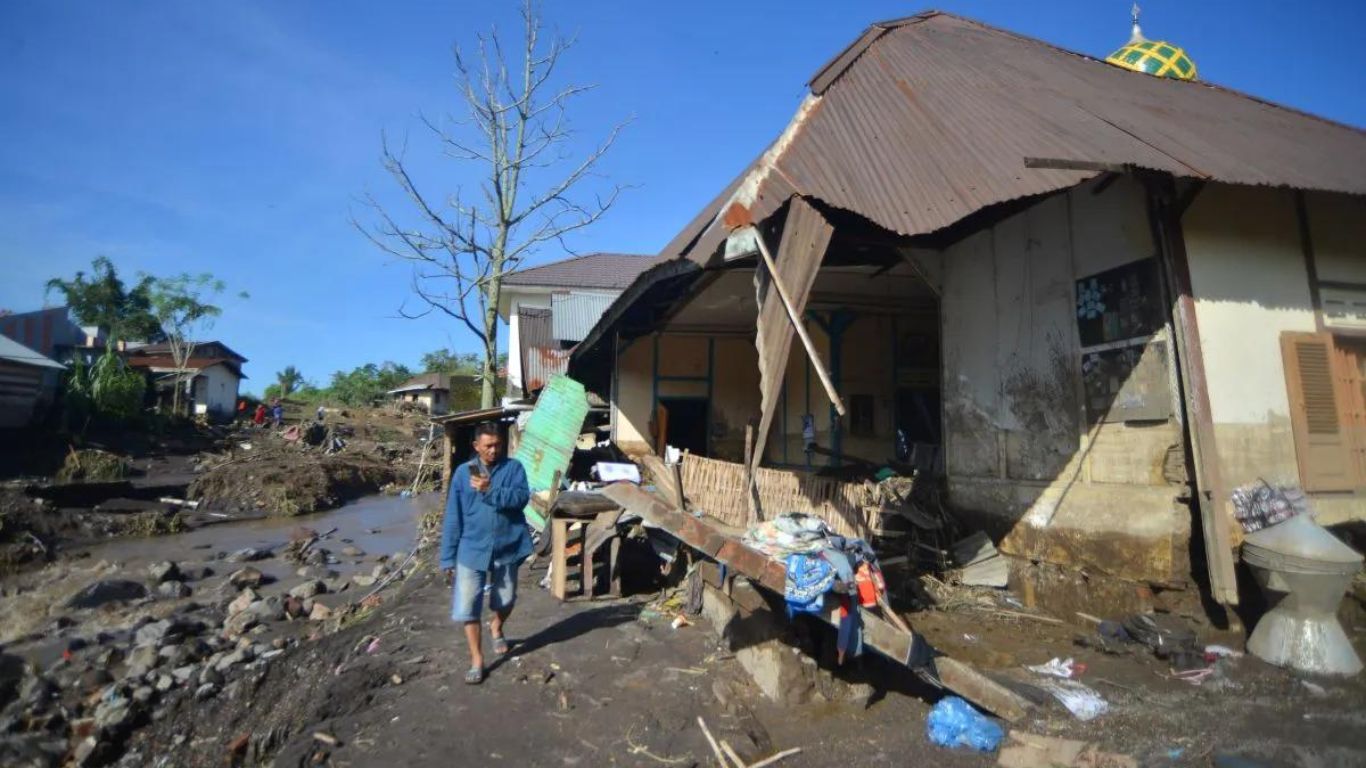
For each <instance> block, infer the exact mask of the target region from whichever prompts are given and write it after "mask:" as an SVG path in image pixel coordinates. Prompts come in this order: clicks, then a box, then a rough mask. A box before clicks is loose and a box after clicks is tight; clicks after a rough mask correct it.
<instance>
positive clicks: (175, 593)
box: [157, 581, 190, 600]
mask: <svg viewBox="0 0 1366 768" xmlns="http://www.w3.org/2000/svg"><path fill="white" fill-rule="evenodd" d="M157 594H159V595H161V596H162V597H166V598H170V599H172V600H176V599H179V598H182V597H189V596H190V587H189V585H188V584H186V583H185V582H183V581H163V582H161V584H159V585H157Z"/></svg>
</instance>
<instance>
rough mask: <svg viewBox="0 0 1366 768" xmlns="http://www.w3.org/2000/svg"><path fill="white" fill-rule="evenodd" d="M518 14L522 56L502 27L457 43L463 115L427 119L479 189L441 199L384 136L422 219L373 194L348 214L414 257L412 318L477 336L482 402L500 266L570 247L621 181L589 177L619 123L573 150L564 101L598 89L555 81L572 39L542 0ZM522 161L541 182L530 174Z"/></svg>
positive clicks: (493, 348) (491, 369)
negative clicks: (551, 31)
mask: <svg viewBox="0 0 1366 768" xmlns="http://www.w3.org/2000/svg"><path fill="white" fill-rule="evenodd" d="M522 22H523V28H522V35H523V39H522V43H523V45H522V48H521V51H520V52H519V53H520V55H519V57H518V58H519V59H520V60H518V61H515V62H514V63H513V66H509V63H510V62H509V61H508V60H507V57H506V56H505V49H504V48H503V46H502V44H501V43H500V42H499V39H498V36H497V34H496V33H491V34H489V35H488V36H480V37H479V38H478V41H479V46H478V58H477V60H471V59H467V58H465V57H463V56H462V55H461V52H460V50H459V49H458V48H457V49H456V54H455V64H456V70H457V72H458V77H457V85H458V88H459V92H460V101H461V102H462V107H463V111H464V116H463V117H462V118H451V119H449V120H447V121H445V122H444V123H442V122H433V121H431V120H428V119H426V118H423V124H424V125H425V126H426V127H427V128H428V129H430V130H431V132H432V134H433V135H434V136H435V137H436V139H437V140H438V141H439V142H440V143H441V144H442V145H443V147H444V150H445V154H446V156H448V157H451V158H454V159H457V160H461V161H465V162H469V163H473V164H475V165H477V166H480V167H482V169H483V171H484V173H483V174H482V178H483V179H484V181H483V183H481V184H480V185H478V189H477V191H476V192H474V193H473V194H471V193H468V192H466V193H464V194H462V191H461V190H457V192H456V193H455V194H454V195H450V196H446V197H444V204H443V199H442V198H436V197H428V196H427V195H424V194H423V193H422V192H421V191H420V190H419V189H418V187H417V185H416V183H415V182H414V181H413V178H412V177H411V176H410V175H409V173H408V169H407V167H406V166H405V164H404V159H403V152H402V150H399V151H398V152H395V151H393V150H392V149H391V147H390V146H389V144H388V142H387V141H385V142H384V145H383V148H384V153H383V159H384V167H385V169H386V170H388V171H389V173H390V174H391V175H392V176H393V177H394V180H395V181H397V182H398V185H399V187H400V188H401V189H402V190H403V191H404V193H405V194H406V195H407V197H408V199H409V201H410V202H411V203H412V204H413V206H414V208H415V213H416V220H417V222H418V224H417V225H416V226H415V225H414V224H412V223H409V222H407V221H400V220H397V219H395V217H394V216H392V215H391V214H390V212H389V211H387V210H385V208H384V207H383V206H381V205H380V204H379V203H378V202H377V201H376V200H375V199H374V198H372V197H368V196H367V198H366V200H367V203H368V205H369V207H370V208H371V210H372V211H373V212H374V213H375V215H376V217H377V221H376V223H375V224H374V225H372V226H370V227H366V226H364V225H362V224H361V223H360V222H358V221H356V220H355V219H354V218H353V219H352V223H353V225H354V226H355V227H356V229H358V230H359V231H360V232H361V233H362V234H363V235H365V237H366V238H367V239H368V240H370V242H371V243H373V244H374V245H375V246H377V247H378V248H379V249H380V250H382V251H384V252H385V253H387V254H389V255H391V256H394V257H397V258H400V259H403V260H405V261H408V262H410V263H411V264H412V265H413V278H412V287H413V293H414V294H415V295H416V297H417V299H418V301H419V302H420V303H421V305H423V306H424V308H423V309H421V310H420V311H416V312H409V311H407V310H406V309H404V308H402V307H400V309H399V313H400V314H402V315H403V316H405V317H410V318H413V317H422V316H424V315H426V314H429V313H431V312H433V311H438V312H441V313H444V314H445V315H447V316H449V317H450V318H452V319H454V320H456V321H458V322H459V323H460V324H461V325H462V326H463V327H464V328H465V329H466V330H468V331H469V332H470V335H472V336H474V337H475V338H477V339H478V340H479V342H480V344H481V346H482V348H483V358H484V359H483V364H482V365H481V367H480V370H481V373H482V381H481V382H480V403H481V405H482V407H484V408H491V407H493V406H494V405H495V400H496V398H497V384H498V381H497V378H498V300H499V298H500V296H501V293H502V282H503V276H504V275H505V274H506V273H508V272H512V271H515V270H517V269H518V268H519V267H520V266H521V264H522V262H523V260H525V259H526V258H528V257H529V256H532V255H533V254H535V253H536V252H537V250H538V249H540V248H542V247H546V246H553V245H559V246H561V247H565V248H566V249H567V246H566V245H565V237H566V236H567V235H569V234H571V233H574V232H577V231H578V230H581V229H583V228H585V227H588V226H590V225H592V224H593V223H595V222H597V221H598V219H600V218H602V216H603V215H605V214H606V213H607V211H608V210H609V209H611V207H612V205H613V204H614V203H615V202H616V199H617V195H618V194H619V193H620V192H621V189H622V188H621V187H619V186H615V185H612V186H610V188H609V189H607V190H606V191H605V192H603V191H599V190H592V189H589V188H588V187H591V186H593V182H592V181H591V178H592V177H594V176H596V173H595V172H594V168H595V166H596V165H597V163H598V161H599V160H601V159H602V157H603V155H605V154H606V153H607V151H608V149H610V148H611V146H612V144H613V142H615V140H616V137H617V133H618V132H619V131H620V129H621V128H622V125H617V126H616V127H615V128H613V129H612V130H611V131H610V132H609V133H608V135H607V137H606V138H605V139H604V140H603V141H602V142H601V143H600V144H598V145H597V146H596V147H595V148H593V149H591V150H589V151H588V152H587V153H586V154H585V155H583V156H582V157H581V158H580V159H578V160H572V159H571V154H572V153H571V152H570V151H569V148H568V146H567V145H568V144H569V143H570V141H571V137H572V132H571V131H570V129H569V124H568V120H567V118H566V111H567V106H568V104H569V102H570V101H571V100H572V99H573V98H574V97H575V96H578V95H580V94H582V93H585V92H587V91H588V90H591V88H590V87H588V86H576V85H566V86H558V85H556V84H554V83H553V82H552V73H553V72H554V71H555V69H556V65H557V63H558V62H559V58H560V56H561V54H563V53H564V52H565V51H567V50H568V49H569V48H570V47H571V46H572V45H573V40H565V39H562V38H560V37H559V36H558V35H553V36H552V37H551V39H550V40H549V41H548V42H546V41H543V40H542V39H541V23H540V12H539V8H538V7H537V4H536V2H535V1H534V0H525V1H524V2H523V4H522ZM447 125H449V126H452V127H453V128H454V129H455V130H454V131H452V130H448V128H447V127H446V126H447ZM524 172H527V173H530V174H532V177H533V178H535V179H536V181H535V183H528V181H527V178H528V176H527V175H525V174H524ZM471 302H472V303H473V304H474V305H475V306H470V303H471ZM510 352H511V353H512V354H516V350H510Z"/></svg>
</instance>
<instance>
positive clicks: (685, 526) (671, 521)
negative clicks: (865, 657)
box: [603, 483, 1032, 722]
mask: <svg viewBox="0 0 1366 768" xmlns="http://www.w3.org/2000/svg"><path fill="white" fill-rule="evenodd" d="M603 493H604V494H605V495H607V496H608V497H609V498H611V499H612V500H613V501H616V502H617V503H618V504H621V506H622V507H623V508H625V509H626V510H627V511H628V512H634V513H635V514H637V515H640V517H641V519H643V520H645V521H646V522H647V523H650V524H651V525H655V526H658V527H660V528H663V529H664V530H666V531H668V532H669V533H671V534H673V535H674V536H677V537H678V539H679V540H680V541H682V542H683V543H684V544H687V545H688V546H691V547H694V548H698V549H701V550H702V551H703V552H705V553H707V554H708V556H710V557H713V558H715V559H716V560H719V561H720V562H722V563H724V564H725V565H726V566H727V567H728V568H730V569H732V570H734V571H735V572H736V573H738V574H740V575H743V576H745V577H746V578H748V579H749V580H750V581H752V582H754V583H755V584H757V585H759V586H763V587H764V588H766V589H768V590H770V591H772V592H776V593H777V594H779V595H781V594H783V591H784V583H785V581H786V578H787V569H786V568H785V567H784V566H783V564H782V563H780V562H778V561H775V560H773V559H771V558H769V557H767V556H765V555H763V553H761V552H758V551H757V550H754V549H752V548H750V547H747V546H745V545H744V544H743V543H742V542H740V541H739V540H738V539H736V538H735V537H733V536H727V535H725V534H724V533H723V532H721V531H720V530H718V529H717V528H716V526H715V524H713V523H709V522H707V521H706V520H705V519H702V518H698V517H694V516H692V515H689V514H686V513H683V512H680V511H678V510H677V509H673V508H671V507H669V506H668V505H667V504H665V503H663V502H662V501H660V500H659V499H657V498H655V497H653V496H651V495H650V494H649V493H647V492H645V491H644V490H642V489H640V488H638V487H636V486H634V485H630V484H627V483H619V484H617V485H610V486H608V487H606V488H604V489H603ZM705 573H706V572H705V571H704V575H705ZM858 610H859V614H860V618H861V619H862V621H863V642H864V645H866V646H867V647H869V648H871V649H873V650H874V651H877V652H878V653H880V654H882V655H883V656H886V657H888V658H890V659H892V660H893V661H896V662H897V663H899V664H902V665H905V666H908V667H910V666H912V664H913V659H912V654H913V652H914V650H915V648H916V646H917V645H918V643H917V642H916V635H915V634H914V633H913V632H904V631H902V630H901V629H899V628H897V627H896V626H894V625H893V624H892V623H891V622H889V621H887V620H886V619H884V618H882V617H881V616H879V615H878V614H877V613H874V612H872V611H869V610H866V609H864V608H859V609H858ZM818 615H820V616H821V618H823V619H824V620H825V621H827V622H829V623H831V624H833V625H835V626H836V627H838V626H839V606H838V603H837V602H836V601H835V600H834V599H833V598H831V597H828V596H827V598H826V602H825V610H824V611H823V612H822V613H821V614H818ZM935 666H936V668H937V669H938V672H939V680H940V682H941V683H942V684H943V685H944V687H945V688H948V689H949V690H951V691H953V692H954V693H956V694H958V695H959V696H962V697H963V698H965V699H967V700H968V701H971V702H972V703H974V704H976V705H978V706H980V707H981V708H983V709H985V710H987V711H989V712H992V713H993V714H996V715H997V716H999V717H1001V718H1003V719H1005V720H1007V721H1010V722H1015V721H1016V720H1018V719H1020V718H1021V717H1024V715H1025V713H1026V712H1028V710H1029V708H1030V707H1031V706H1032V705H1031V704H1030V702H1029V701H1028V700H1027V699H1025V698H1024V697H1023V696H1020V695H1019V694H1017V693H1015V692H1014V691H1012V690H1010V689H1009V688H1006V687H1005V686H1003V685H1001V684H1000V683H997V682H996V681H994V680H992V679H991V678H988V677H986V676H985V675H983V674H982V673H981V672H979V671H977V670H976V669H974V668H973V667H971V666H969V665H967V664H964V663H963V662H960V661H955V660H953V659H950V658H947V657H940V658H938V659H936V660H935Z"/></svg>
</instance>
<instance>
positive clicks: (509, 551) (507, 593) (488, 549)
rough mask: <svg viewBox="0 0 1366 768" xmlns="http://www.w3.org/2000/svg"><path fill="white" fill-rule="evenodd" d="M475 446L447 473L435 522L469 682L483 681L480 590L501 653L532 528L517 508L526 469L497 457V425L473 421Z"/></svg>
mask: <svg viewBox="0 0 1366 768" xmlns="http://www.w3.org/2000/svg"><path fill="white" fill-rule="evenodd" d="M474 453H475V456H474V459H473V460H471V461H469V462H466V463H464V464H461V465H460V468H459V469H457V470H456V471H455V476H454V477H452V478H451V487H450V492H449V493H448V494H447V496H446V519H445V521H444V522H443V524H442V526H441V569H442V570H443V571H445V572H446V578H447V581H448V582H451V583H453V584H454V589H453V590H452V591H453V595H452V599H451V619H452V620H453V621H457V622H460V623H462V624H464V627H465V640H466V642H468V643H469V648H470V668H469V671H468V672H466V673H465V682H466V683H468V684H470V685H478V684H479V683H482V682H484V650H483V646H482V634H483V633H482V631H481V627H480V620H481V616H482V614H483V610H484V607H483V602H484V594H485V593H487V594H488V596H489V610H490V611H492V613H493V618H492V620H491V621H490V622H489V633H490V634H491V635H492V636H493V652H494V653H495V654H497V655H499V656H503V655H505V654H507V652H508V641H507V637H506V636H505V635H504V634H503V631H504V625H505V624H506V622H507V620H508V616H509V615H511V614H512V606H513V603H515V602H516V600H517V568H518V566H520V565H521V564H522V561H524V560H526V559H527V557H529V556H530V555H531V533H530V532H529V531H528V530H527V525H526V517H525V516H524V515H523V513H522V510H523V509H524V508H525V507H526V504H527V501H529V500H530V499H531V489H530V487H529V486H528V485H527V480H526V470H525V469H523V468H522V465H521V464H520V463H518V461H517V460H516V459H509V458H505V457H504V456H503V439H502V436H501V435H499V433H498V426H497V425H495V424H491V423H488V422H485V423H483V424H480V425H479V426H478V427H475V430H474Z"/></svg>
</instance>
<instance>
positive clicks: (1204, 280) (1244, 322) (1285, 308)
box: [1182, 184, 1315, 486]
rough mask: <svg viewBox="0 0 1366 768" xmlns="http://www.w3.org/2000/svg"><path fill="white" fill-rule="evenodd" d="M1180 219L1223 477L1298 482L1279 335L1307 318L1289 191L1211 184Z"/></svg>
mask: <svg viewBox="0 0 1366 768" xmlns="http://www.w3.org/2000/svg"><path fill="white" fill-rule="evenodd" d="M1182 227H1183V229H1184V230H1185V236H1186V255H1187V258H1188V259H1189V261H1190V271H1191V290H1192V292H1193V293H1194V295H1195V312H1196V319H1197V321H1198V323H1199V327H1200V343H1201V347H1202V349H1203V352H1204V357H1205V376H1206V380H1207V382H1208V384H1209V397H1210V412H1211V414H1212V416H1213V418H1214V437H1215V442H1216V444H1217V447H1218V451H1219V458H1220V465H1221V466H1220V468H1221V471H1222V473H1223V477H1224V480H1225V482H1227V483H1229V484H1230V486H1237V485H1242V484H1243V483H1248V482H1253V481H1255V480H1256V479H1257V478H1259V477H1260V478H1266V479H1267V480H1273V481H1286V482H1298V478H1299V467H1298V464H1297V463H1296V458H1295V438H1294V434H1293V433H1292V431H1291V428H1290V401H1289V396H1288V394H1287V389H1286V383H1285V367H1284V364H1283V361H1282V359H1281V342H1280V339H1281V334H1282V333H1283V332H1285V331H1313V330H1314V329H1315V324H1314V305H1313V300H1312V299H1311V297H1310V292H1309V277H1308V272H1307V270H1306V268H1305V260H1304V251H1303V248H1302V245H1301V241H1300V232H1299V223H1298V219H1297V215H1296V212H1295V199H1294V193H1292V192H1290V191H1288V190H1275V189H1267V188H1262V187H1231V186H1227V185H1223V184H1210V185H1209V186H1207V187H1206V188H1205V189H1204V190H1203V191H1202V192H1201V193H1200V194H1199V196H1198V197H1196V198H1195V202H1194V203H1193V204H1192V205H1191V207H1190V209H1189V210H1188V211H1187V212H1186V215H1185V217H1184V219H1183V221H1182Z"/></svg>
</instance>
